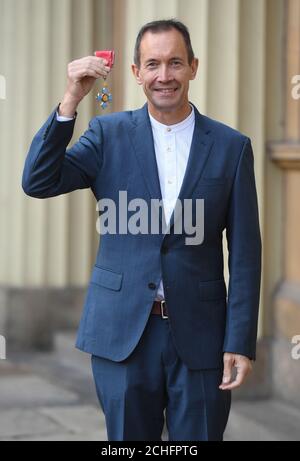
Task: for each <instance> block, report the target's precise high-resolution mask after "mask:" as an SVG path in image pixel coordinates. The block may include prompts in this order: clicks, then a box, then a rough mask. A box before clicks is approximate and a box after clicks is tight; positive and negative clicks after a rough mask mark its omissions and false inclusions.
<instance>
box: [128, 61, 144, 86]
mask: <svg viewBox="0 0 300 461" xmlns="http://www.w3.org/2000/svg"><path fill="white" fill-rule="evenodd" d="M131 70H132V73H133V75H134V77H135V79H136V81H137V83H138V84H139V85H142V84H143V81H142V79H141V76H140V69H139V67H137V66H136V65H135V64H132V65H131Z"/></svg>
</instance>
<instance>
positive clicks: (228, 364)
mask: <svg viewBox="0 0 300 461" xmlns="http://www.w3.org/2000/svg"><path fill="white" fill-rule="evenodd" d="M232 366H233V358H232V357H230V356H229V355H226V354H225V355H224V371H223V379H222V384H228V383H230V381H231V374H232Z"/></svg>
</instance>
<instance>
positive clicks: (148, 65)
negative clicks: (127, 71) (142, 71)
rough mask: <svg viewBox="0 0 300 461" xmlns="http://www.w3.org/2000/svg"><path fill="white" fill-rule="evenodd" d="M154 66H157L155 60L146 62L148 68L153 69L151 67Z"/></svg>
mask: <svg viewBox="0 0 300 461" xmlns="http://www.w3.org/2000/svg"><path fill="white" fill-rule="evenodd" d="M156 66H157V63H156V62H149V63H148V64H147V68H148V69H153V68H154V67H156Z"/></svg>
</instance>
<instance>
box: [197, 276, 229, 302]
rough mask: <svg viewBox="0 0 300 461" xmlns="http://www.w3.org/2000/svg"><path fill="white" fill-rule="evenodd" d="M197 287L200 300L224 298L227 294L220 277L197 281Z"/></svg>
mask: <svg viewBox="0 0 300 461" xmlns="http://www.w3.org/2000/svg"><path fill="white" fill-rule="evenodd" d="M199 288H200V290H199V291H200V300H201V301H214V300H217V299H225V298H226V295H227V290H226V284H225V281H224V280H222V279H221V280H209V281H207V282H199Z"/></svg>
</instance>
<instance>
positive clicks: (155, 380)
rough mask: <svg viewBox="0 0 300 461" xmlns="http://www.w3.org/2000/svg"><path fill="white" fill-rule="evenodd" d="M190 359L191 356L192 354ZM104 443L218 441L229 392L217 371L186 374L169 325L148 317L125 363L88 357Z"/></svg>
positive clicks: (185, 368) (227, 404)
mask: <svg viewBox="0 0 300 461" xmlns="http://www.w3.org/2000/svg"><path fill="white" fill-rule="evenodd" d="M195 353H196V351H195ZM91 361H92V370H93V376H94V381H95V385H96V391H97V396H98V399H99V402H100V405H101V408H102V410H103V412H104V415H105V421H106V429H107V438H108V440H110V441H125V440H126V441H160V440H162V439H161V437H162V432H163V427H164V423H166V427H167V430H168V435H169V438H168V440H174V441H181V440H186V441H222V440H223V433H224V430H225V427H226V424H227V420H228V416H229V411H230V404H231V392H230V391H221V390H220V389H219V385H220V383H221V380H222V372H223V370H222V369H205V370H191V369H189V368H187V366H186V365H185V364H184V363H183V362H182V360H181V359H180V357H179V356H178V354H177V351H176V348H175V345H174V341H173V337H172V331H171V328H170V324H169V320H168V319H163V318H162V317H161V316H159V315H155V314H151V315H150V317H149V320H148V322H147V325H146V327H145V330H144V332H143V335H142V337H141V339H140V341H139V343H138V345H137V346H136V348H135V349H134V351H133V352H132V353H131V354H130V356H129V357H127V359H125V360H124V361H122V362H114V361H111V360H108V359H105V358H102V357H98V356H95V355H92V356H91Z"/></svg>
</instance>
